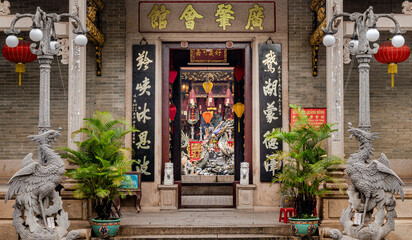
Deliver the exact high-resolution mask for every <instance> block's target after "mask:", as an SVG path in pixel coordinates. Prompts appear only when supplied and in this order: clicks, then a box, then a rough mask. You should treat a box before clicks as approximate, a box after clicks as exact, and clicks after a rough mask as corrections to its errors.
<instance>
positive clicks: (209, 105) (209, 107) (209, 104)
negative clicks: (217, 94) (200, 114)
mask: <svg viewBox="0 0 412 240" xmlns="http://www.w3.org/2000/svg"><path fill="white" fill-rule="evenodd" d="M206 109H207V110H216V107H215V99H214V98H213V92H212V91H210V92H209V95H208V96H207V102H206Z"/></svg>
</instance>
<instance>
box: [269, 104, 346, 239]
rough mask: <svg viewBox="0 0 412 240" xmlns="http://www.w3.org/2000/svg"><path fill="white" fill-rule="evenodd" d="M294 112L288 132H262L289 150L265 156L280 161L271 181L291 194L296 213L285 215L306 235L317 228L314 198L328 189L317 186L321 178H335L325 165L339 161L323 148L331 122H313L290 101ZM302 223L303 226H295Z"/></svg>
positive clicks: (295, 228)
mask: <svg viewBox="0 0 412 240" xmlns="http://www.w3.org/2000/svg"><path fill="white" fill-rule="evenodd" d="M291 107H292V108H293V109H295V110H296V111H297V113H298V116H297V119H296V121H295V123H294V124H293V126H291V131H290V132H285V131H283V130H281V129H275V130H274V131H273V132H271V133H270V134H268V135H267V136H266V138H267V140H274V139H276V140H277V141H283V142H284V143H286V144H287V145H288V147H289V151H284V152H282V151H279V152H277V153H275V154H273V155H272V156H270V157H269V160H270V159H272V158H276V159H277V160H278V162H279V164H280V163H281V162H283V168H282V171H281V172H280V173H279V174H278V175H277V176H275V177H274V178H273V181H272V183H274V182H279V183H280V192H281V193H282V194H286V193H287V195H289V196H291V197H292V198H293V201H294V206H295V210H296V213H297V215H296V216H294V217H293V218H289V220H290V221H291V228H292V231H293V232H294V233H295V234H297V235H307V234H308V235H310V234H313V233H314V232H315V231H316V229H317V222H318V220H319V218H317V217H316V216H314V209H315V206H316V198H317V197H321V196H323V195H324V194H326V193H327V192H328V191H327V189H325V188H322V187H321V184H322V183H323V182H328V181H334V182H337V181H336V179H334V178H333V177H331V176H330V175H328V174H327V173H328V169H330V168H332V167H333V166H337V165H339V164H341V163H343V162H342V160H341V159H339V158H338V157H334V156H328V153H327V151H326V150H325V149H324V148H323V147H324V146H323V144H324V140H326V139H327V138H329V137H331V133H332V132H334V131H336V130H334V129H332V128H331V127H332V124H326V123H325V124H323V125H321V126H313V125H311V124H310V122H309V118H308V116H307V115H306V114H305V112H304V111H303V110H302V109H301V108H300V107H297V106H294V105H291ZM299 223H303V226H299V225H298V224H299Z"/></svg>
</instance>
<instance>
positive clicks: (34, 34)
mask: <svg viewBox="0 0 412 240" xmlns="http://www.w3.org/2000/svg"><path fill="white" fill-rule="evenodd" d="M29 36H30V39H31V40H32V41H33V42H38V41H40V40H41V39H42V38H43V32H42V31H41V30H40V29H38V28H33V29H32V30H30V33H29Z"/></svg>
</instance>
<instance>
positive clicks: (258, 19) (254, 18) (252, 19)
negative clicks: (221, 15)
mask: <svg viewBox="0 0 412 240" xmlns="http://www.w3.org/2000/svg"><path fill="white" fill-rule="evenodd" d="M263 10H265V9H264V8H263V7H261V6H259V4H254V5H253V8H251V9H249V17H248V19H247V25H246V26H245V29H246V30H248V29H250V30H254V29H255V27H258V28H259V29H260V30H263V27H262V23H263V19H264V18H265V15H264V14H263Z"/></svg>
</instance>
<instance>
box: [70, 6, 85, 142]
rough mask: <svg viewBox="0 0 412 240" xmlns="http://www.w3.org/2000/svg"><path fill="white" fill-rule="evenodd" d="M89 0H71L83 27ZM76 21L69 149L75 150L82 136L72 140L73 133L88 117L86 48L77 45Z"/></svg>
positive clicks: (73, 36) (71, 80) (71, 57)
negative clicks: (76, 143)
mask: <svg viewBox="0 0 412 240" xmlns="http://www.w3.org/2000/svg"><path fill="white" fill-rule="evenodd" d="M86 7H87V0H70V3H69V9H71V11H73V12H74V13H76V14H77V15H78V17H79V19H80V21H81V23H82V25H83V26H85V25H86V10H87V8H86ZM74 28H75V25H74V21H73V20H70V23H69V83H68V85H69V86H68V94H69V96H68V118H69V119H68V130H67V132H68V134H67V135H68V136H67V140H68V141H67V143H68V147H70V148H75V147H76V145H75V144H74V142H76V141H79V140H80V134H78V135H77V136H76V137H75V138H73V139H72V138H71V133H72V132H74V131H76V130H78V129H80V128H81V127H83V118H85V117H86V46H85V47H79V46H78V45H76V44H75V42H74V39H75V37H76V34H74V33H73V29H74Z"/></svg>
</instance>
